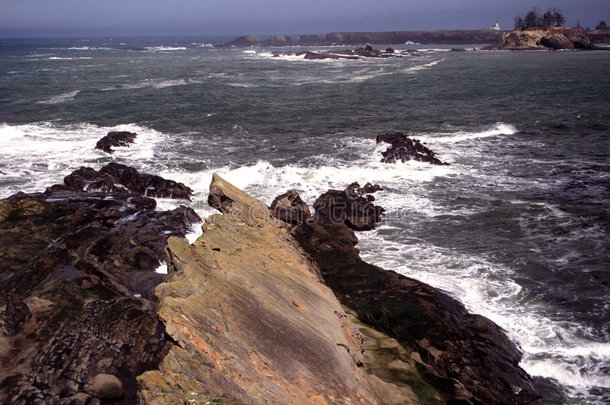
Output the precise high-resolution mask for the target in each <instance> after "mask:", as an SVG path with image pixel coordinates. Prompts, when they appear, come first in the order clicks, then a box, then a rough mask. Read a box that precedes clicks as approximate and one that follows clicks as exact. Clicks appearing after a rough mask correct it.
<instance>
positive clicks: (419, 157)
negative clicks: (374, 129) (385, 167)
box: [377, 132, 447, 165]
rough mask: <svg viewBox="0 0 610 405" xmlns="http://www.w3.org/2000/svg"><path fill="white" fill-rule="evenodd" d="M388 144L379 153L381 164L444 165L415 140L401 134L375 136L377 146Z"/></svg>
mask: <svg viewBox="0 0 610 405" xmlns="http://www.w3.org/2000/svg"><path fill="white" fill-rule="evenodd" d="M382 142H383V143H389V144H390V145H391V146H389V147H388V148H387V149H386V150H385V151H383V152H381V155H382V156H383V158H382V159H381V161H382V162H383V163H396V162H398V161H400V162H402V163H405V162H407V161H409V160H415V161H418V162H428V163H431V164H434V165H445V164H447V163H443V162H441V161H440V160H439V159H438V158H437V157H436V156H435V154H434V152H432V151H431V150H430V149H428V148H427V147H425V146H424V145H422V143H421V142H420V141H419V140H417V139H411V138H409V137H407V136H406V135H405V134H403V133H401V132H395V133H381V134H378V135H377V144H380V143H382Z"/></svg>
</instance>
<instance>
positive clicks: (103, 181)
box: [50, 162, 193, 200]
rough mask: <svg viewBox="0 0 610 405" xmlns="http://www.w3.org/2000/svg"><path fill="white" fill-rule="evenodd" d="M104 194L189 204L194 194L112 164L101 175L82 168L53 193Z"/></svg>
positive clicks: (176, 183)
mask: <svg viewBox="0 0 610 405" xmlns="http://www.w3.org/2000/svg"><path fill="white" fill-rule="evenodd" d="M66 189H67V190H70V191H83V190H84V191H87V192H92V193H96V192H102V193H113V194H125V193H136V194H139V195H142V196H145V197H158V198H178V199H185V200H190V197H191V194H192V193H193V190H191V189H190V188H189V187H187V186H185V185H184V184H183V183H178V182H176V181H174V180H166V179H164V178H162V177H160V176H156V175H152V174H146V173H140V172H138V171H137V170H136V169H134V168H133V167H129V166H126V165H123V164H120V163H115V162H111V163H108V164H107V165H106V166H104V167H102V168H101V169H100V170H99V171H97V170H95V169H92V168H90V167H81V168H80V169H78V170H76V171H74V172H72V173H71V174H69V175H68V176H66V177H65V178H64V185H56V186H53V187H51V188H50V190H51V191H52V190H66Z"/></svg>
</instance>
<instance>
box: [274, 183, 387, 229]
mask: <svg viewBox="0 0 610 405" xmlns="http://www.w3.org/2000/svg"><path fill="white" fill-rule="evenodd" d="M379 190H383V189H382V188H381V187H379V186H378V185H372V184H370V183H367V184H366V185H365V186H364V187H360V185H359V184H358V183H352V184H350V185H349V186H347V187H346V188H345V190H328V191H327V192H326V193H324V194H322V195H321V196H320V197H318V199H317V200H316V201H315V202H314V204H313V208H314V209H315V210H316V218H315V220H316V221H322V222H327V223H331V224H345V225H347V226H348V227H349V228H351V229H354V230H357V231H369V230H371V229H374V228H375V224H376V223H377V222H379V221H381V216H382V215H383V213H384V211H385V210H384V209H383V208H382V207H380V206H378V205H375V204H373V201H375V197H373V196H372V195H371V194H372V193H374V192H376V191H379ZM279 218H280V219H283V218H281V217H279Z"/></svg>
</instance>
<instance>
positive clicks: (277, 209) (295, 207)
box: [270, 190, 311, 225]
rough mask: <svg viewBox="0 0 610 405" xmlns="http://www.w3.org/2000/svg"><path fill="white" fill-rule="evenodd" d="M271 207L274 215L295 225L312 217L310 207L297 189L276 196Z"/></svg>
mask: <svg viewBox="0 0 610 405" xmlns="http://www.w3.org/2000/svg"><path fill="white" fill-rule="evenodd" d="M270 209H271V212H272V213H273V216H274V217H276V218H278V219H281V220H282V221H284V222H288V223H289V224H293V225H297V224H304V223H305V222H306V221H307V220H308V219H309V218H310V217H311V212H310V211H309V207H308V206H307V204H306V203H305V201H303V200H302V199H301V196H300V195H299V193H297V192H296V191H295V190H290V191H287V192H285V193H284V194H281V195H278V196H277V197H275V199H274V200H273V202H272V203H271V207H270Z"/></svg>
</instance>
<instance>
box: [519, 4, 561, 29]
mask: <svg viewBox="0 0 610 405" xmlns="http://www.w3.org/2000/svg"><path fill="white" fill-rule="evenodd" d="M565 22H566V18H565V17H564V16H563V13H562V12H561V10H559V9H558V8H557V7H553V8H549V9H548V10H547V11H546V12H545V13H544V14H540V9H538V7H534V8H532V9H531V10H530V11H529V12H528V13H527V14H525V16H520V15H518V16H516V17H515V29H522V30H523V29H527V28H546V27H552V26H556V27H559V26H561V25H563V24H564V23H565Z"/></svg>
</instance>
